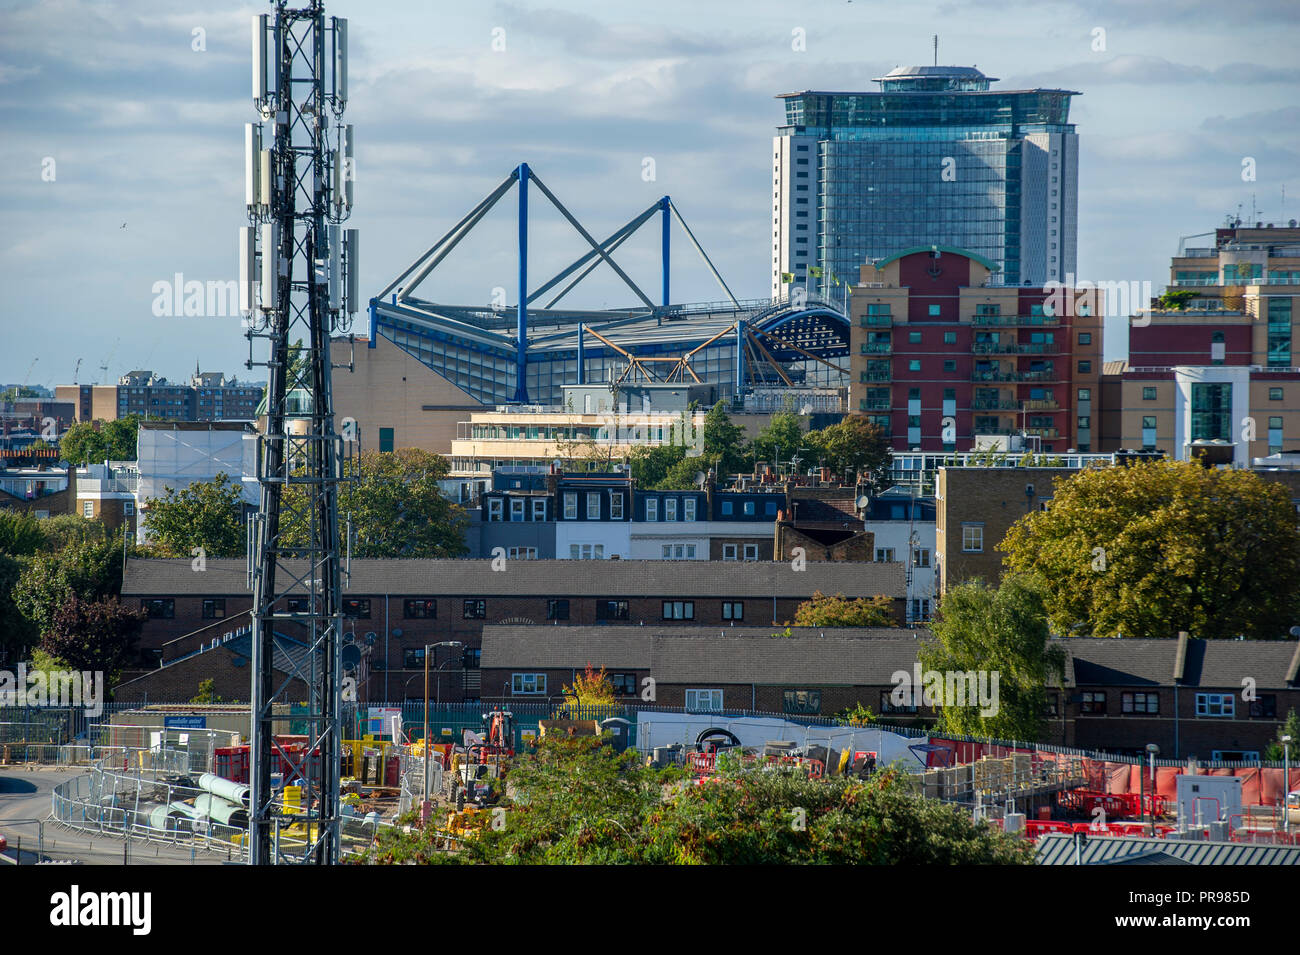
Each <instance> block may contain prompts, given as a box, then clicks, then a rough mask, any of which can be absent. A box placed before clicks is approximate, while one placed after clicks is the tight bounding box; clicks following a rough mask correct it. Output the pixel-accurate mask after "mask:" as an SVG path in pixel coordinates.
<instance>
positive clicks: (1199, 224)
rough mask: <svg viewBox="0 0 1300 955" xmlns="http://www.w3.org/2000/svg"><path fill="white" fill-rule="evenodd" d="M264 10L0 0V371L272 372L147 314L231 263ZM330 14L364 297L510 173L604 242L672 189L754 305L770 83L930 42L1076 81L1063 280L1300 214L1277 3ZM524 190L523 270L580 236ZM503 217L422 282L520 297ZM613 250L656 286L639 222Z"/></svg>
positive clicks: (818, 81) (820, 79)
mask: <svg viewBox="0 0 1300 955" xmlns="http://www.w3.org/2000/svg"><path fill="white" fill-rule="evenodd" d="M269 9H270V7H269V5H265V4H244V5H236V4H220V3H215V2H205V3H198V4H188V3H186V2H184V0H179V2H177V0H171V2H165V3H164V2H154V0H130V2H89V0H46V2H38V3H32V2H19V3H15V2H8V0H0V223H3V229H2V230H0V345H2V346H3V347H0V383H23V382H27V383H30V384H41V385H45V386H46V387H53V386H54V385H55V384H66V383H70V382H72V381H73V380H74V379H73V376H74V373H76V374H77V378H76V380H77V381H79V382H80V383H82V384H86V383H94V382H113V381H116V380H117V378H118V377H119V376H120V375H122V374H123V373H125V372H126V371H128V370H131V369H137V368H149V369H152V370H153V371H155V372H156V373H158V374H160V375H163V376H166V377H168V378H171V379H172V380H183V379H185V378H186V376H187V375H189V374H190V373H191V372H192V371H193V369H194V366H195V364H196V363H198V364H200V365H201V366H202V368H203V370H205V371H225V372H226V373H227V374H235V375H238V376H239V377H241V378H249V377H251V378H253V379H261V378H264V373H263V370H262V369H260V368H255V369H253V370H252V371H251V372H250V371H248V370H247V369H246V368H245V364H244V363H245V361H246V360H247V359H248V357H249V351H248V342H247V341H246V340H245V339H244V337H243V333H242V329H241V327H240V319H239V317H238V315H233V316H204V317H189V318H186V317H183V316H162V317H159V316H156V315H155V314H154V307H153V306H154V300H155V298H156V292H155V290H154V288H155V283H158V282H169V283H170V282H174V281H175V276H176V275H178V274H179V275H181V276H183V280H184V281H186V282H188V281H195V280H197V281H200V282H205V283H206V282H209V281H214V282H226V281H229V280H232V279H234V278H235V277H236V275H237V268H238V263H237V228H238V227H239V226H240V225H243V224H245V221H246V220H245V214H244V208H243V176H244V172H243V158H242V154H243V136H244V132H243V124H244V123H246V122H250V121H253V120H254V119H255V114H254V111H253V107H252V102H251V99H250V92H249V86H250V81H249V76H250V67H249V62H250V53H249V33H250V29H249V18H250V15H251V14H253V13H261V12H267V11H268V10H269ZM326 13H327V14H328V15H332V16H342V17H347V18H348V19H349V39H350V54H351V55H350V64H349V72H350V91H349V93H350V95H349V102H348V109H347V120H348V121H349V122H351V123H352V124H353V125H354V127H355V139H356V182H355V207H354V213H353V216H352V219H351V221H350V222H349V223H348V225H349V227H352V228H358V229H360V231H361V255H360V259H361V290H362V293H363V296H365V297H369V296H371V295H374V294H377V293H378V292H379V291H381V290H382V289H383V288H384V287H385V286H386V285H387V284H388V283H389V282H390V281H391V280H392V279H393V278H395V277H396V276H397V275H398V274H400V273H401V272H402V271H403V270H404V269H405V268H406V266H407V265H409V264H410V263H411V262H412V261H414V260H415V259H416V258H417V257H418V256H419V255H420V254H421V253H422V252H423V251H424V250H425V249H426V248H428V247H429V246H430V245H432V244H433V242H434V240H436V239H437V238H438V237H439V236H441V235H442V234H443V233H444V232H445V231H446V230H447V229H449V228H450V227H451V225H453V224H454V222H455V221H456V220H457V219H459V218H460V217H461V216H462V215H464V214H465V213H466V212H468V211H469V210H470V209H471V208H472V207H473V206H474V205H475V204H476V203H477V202H478V201H479V200H480V199H481V198H482V197H483V196H484V195H486V194H487V193H488V192H489V191H490V190H491V189H492V188H493V187H494V186H495V185H496V184H497V183H499V182H500V181H501V180H502V179H504V178H505V177H506V176H507V175H508V174H509V172H510V170H511V169H512V168H514V167H515V166H516V165H517V164H518V163H519V162H521V161H526V162H528V163H529V165H530V167H531V168H532V169H533V171H534V172H535V173H536V174H537V175H538V176H540V177H541V179H542V180H543V181H544V182H545V183H546V184H547V185H548V186H549V187H550V188H551V189H552V191H553V192H555V194H556V195H557V196H558V197H559V198H560V199H561V201H563V202H564V203H565V204H566V205H567V206H568V207H569V208H570V209H571V210H572V211H573V213H574V214H575V215H576V216H577V218H578V219H579V220H580V221H581V222H582V223H583V224H584V225H585V226H586V227H587V228H588V229H589V230H590V231H591V232H592V233H594V234H597V235H598V236H599V237H603V236H604V235H608V234H609V233H610V232H613V231H614V230H615V229H616V228H617V227H619V226H621V225H622V224H623V223H624V222H626V221H627V220H629V219H631V218H632V217H633V216H635V215H636V214H637V213H639V212H640V211H641V210H643V209H645V208H646V207H647V206H649V205H650V204H651V203H653V202H654V201H655V200H657V199H658V198H659V197H660V196H662V195H665V194H666V195H671V196H672V197H673V200H674V202H675V203H676V205H677V207H678V208H679V209H680V210H681V212H682V214H683V215H684V217H685V218H686V220H687V222H688V223H689V224H690V226H691V228H692V230H693V231H694V232H695V234H696V236H697V237H698V238H699V240H700V241H701V243H702V244H703V246H704V247H705V249H706V250H707V251H708V253H709V255H710V257H711V258H712V259H713V261H714V262H715V264H716V265H717V267H718V269H719V271H720V272H721V274H722V275H723V277H724V278H725V279H726V281H727V283H728V285H729V286H730V287H731V289H732V290H733V291H734V292H735V294H736V295H737V297H739V298H760V297H765V296H767V295H768V294H770V292H769V283H770V264H769V263H770V258H769V254H770V253H769V245H768V242H769V240H768V231H769V229H770V224H771V206H770V200H769V198H768V192H769V190H770V188H771V158H770V152H769V150H770V147H771V138H772V136H773V134H774V131H775V127H776V126H777V125H778V124H779V123H780V122H781V121H782V119H783V112H782V107H781V104H780V102H779V101H778V100H776V99H774V97H775V96H776V94H778V93H782V92H789V91H794V90H800V89H835V90H852V89H861V90H875V89H876V88H877V86H876V84H874V83H872V82H871V80H872V79H873V78H874V77H877V76H880V75H882V74H884V73H885V72H887V71H888V70H890V69H892V68H893V67H895V66H900V65H917V64H929V63H931V62H932V61H933V55H934V54H933V48H932V39H931V36H932V34H934V33H938V34H939V61H940V63H943V64H952V65H964V66H977V67H979V68H980V69H981V70H983V71H984V72H985V73H987V74H989V75H991V76H996V77H1000V79H1001V81H1000V82H999V83H996V84H994V88H995V89H996V88H1002V89H1023V88H1032V87H1036V86H1044V87H1054V88H1066V89H1071V90H1077V91H1079V92H1081V93H1082V95H1081V96H1078V97H1075V98H1074V101H1073V105H1072V108H1071V120H1072V121H1073V122H1074V123H1075V124H1076V128H1077V132H1078V134H1079V154H1080V158H1079V209H1080V215H1079V256H1078V277H1079V278H1080V279H1085V280H1090V281H1106V282H1116V281H1124V282H1132V281H1138V282H1141V281H1149V282H1151V283H1152V288H1153V291H1154V292H1155V293H1156V294H1158V293H1159V292H1160V290H1161V289H1162V288H1163V286H1164V284H1165V282H1166V281H1167V279H1168V274H1169V273H1168V269H1169V257H1170V256H1171V255H1172V254H1174V253H1175V252H1176V251H1177V249H1178V244H1179V239H1180V237H1181V236H1189V235H1194V234H1196V233H1204V232H1207V231H1209V230H1212V229H1214V228H1215V227H1216V226H1219V225H1222V224H1223V223H1224V220H1225V218H1226V217H1227V216H1228V215H1229V214H1234V215H1235V214H1240V215H1241V216H1242V218H1243V219H1247V220H1248V219H1250V218H1251V210H1252V208H1254V209H1255V210H1256V211H1255V216H1254V218H1255V219H1258V220H1261V221H1267V222H1284V221H1286V220H1288V219H1293V218H1294V219H1300V100H1298V98H1297V95H1296V91H1297V90H1298V89H1300V65H1298V61H1297V59H1296V55H1295V50H1296V49H1297V40H1300V3H1295V2H1294V0H1276V2H1265V0H1237V2H1234V3H1233V4H1231V5H1227V6H1225V5H1224V4H1222V3H1218V2H1209V0H1166V2H1162V3H1131V2H1113V0H1095V2H1088V3H1073V2H1051V0H1047V2H1020V0H1004V2H1000V3H997V4H989V3H979V4H977V3H974V2H963V0H941V2H926V0H918V2H907V3H897V2H893V3H875V2H866V0H851V2H850V0H805V2H801V3H795V2H784V3H782V2H763V0H694V2H676V0H659V2H653V3H646V2H639V3H631V2H609V0H602V2H554V0H542V2H538V3H525V2H515V3H494V2H491V0H474V2H460V3H449V2H443V0H433V2H421V3H415V2H409V3H408V2H387V0H368V2H358V0H336V2H332V3H327V5H326ZM800 38H802V43H800V42H798V41H799V40H800ZM646 159H652V160H653V170H654V178H653V180H650V181H647V178H646V177H645V176H644V175H643V170H645V169H647V168H648V167H647V165H646V162H645V160H646ZM1247 160H1250V161H1251V162H1249V163H1247ZM1243 164H1246V165H1243ZM1247 167H1253V171H1254V179H1253V181H1248V179H1247V175H1245V174H1244V173H1248V172H1249V169H1248V168H1247ZM532 205H533V215H532V217H531V220H530V221H531V230H532V262H531V263H530V270H531V274H532V275H533V276H536V277H539V278H540V277H542V276H543V274H544V273H546V274H549V272H553V271H558V270H559V268H561V267H563V266H564V265H566V264H567V263H568V262H569V261H571V260H572V259H573V258H576V257H577V256H578V255H580V254H581V253H582V252H583V251H585V248H586V246H585V245H584V244H583V240H582V239H581V238H580V237H579V236H578V235H577V234H576V233H574V232H572V231H571V230H570V229H569V228H568V226H567V225H565V224H564V223H563V221H562V220H561V219H560V217H559V215H558V213H555V212H554V211H553V210H549V209H546V208H544V204H543V203H542V202H541V201H540V196H537V195H536V194H534V202H533V204H532ZM513 215H514V209H513V200H512V199H507V200H504V201H503V203H502V204H501V206H499V207H498V208H497V209H496V210H494V211H493V213H492V214H491V215H490V216H489V218H488V219H486V220H485V221H484V223H483V225H482V226H481V227H480V228H479V229H478V230H477V231H476V232H475V234H473V235H472V236H471V237H470V238H469V239H467V240H466V241H465V242H464V243H463V244H462V246H461V247H460V248H458V249H457V250H456V252H454V253H453V256H452V257H450V258H448V259H447V261H446V263H444V266H443V268H442V269H440V270H439V272H435V273H434V275H433V276H432V277H431V278H430V279H429V281H428V282H427V283H426V284H425V285H424V286H422V287H421V296H422V297H427V298H430V299H432V300H435V301H443V302H450V303H457V304H487V303H488V302H489V301H490V300H491V298H492V295H493V289H494V288H496V287H498V286H499V287H503V288H506V289H512V288H513V285H514V283H515V269H516V265H515V250H514V249H515V247H514V243H515V232H514V222H513ZM1190 244H1197V242H1196V240H1193V241H1192V242H1191V243H1190ZM616 258H617V261H618V262H619V264H620V265H621V266H622V267H623V268H624V269H625V270H626V271H627V272H629V273H630V274H631V275H632V277H633V278H634V279H635V280H636V281H637V282H638V283H639V284H641V285H642V286H643V287H645V288H647V290H648V291H649V292H650V294H651V296H652V297H653V296H654V290H655V289H657V287H658V236H657V230H644V234H639V235H638V236H637V237H636V238H634V239H632V240H630V241H629V242H628V243H627V244H626V245H625V246H624V247H623V249H622V250H620V252H619V254H618V255H617V256H616ZM672 268H673V298H674V299H675V300H677V301H688V302H701V301H714V300H718V299H720V298H722V297H723V295H722V292H721V290H720V289H719V288H718V286H717V285H716V284H715V282H714V280H713V278H712V277H711V276H710V274H709V273H708V271H707V270H706V269H705V268H704V266H703V264H702V263H701V262H700V261H699V259H698V258H697V257H696V256H695V254H694V252H693V251H692V250H691V249H690V248H689V246H688V245H687V243H686V241H685V240H684V239H683V238H682V237H681V236H680V234H678V235H675V236H674V252H673V259H672ZM548 269H549V271H548ZM588 282H589V283H591V284H589V285H587V284H584V286H583V287H581V288H580V289H579V290H578V291H577V292H575V293H574V295H573V297H572V298H571V299H570V300H569V303H570V304H573V305H576V306H590V307H601V306H619V305H626V304H630V303H631V301H632V296H631V293H630V292H629V291H628V290H627V289H626V288H625V287H624V286H622V285H621V284H620V283H619V281H618V279H617V278H616V277H614V275H613V273H612V272H609V271H608V270H607V269H602V270H600V271H599V272H597V273H594V274H593V276H592V278H591V279H589V280H588ZM508 298H509V301H511V302H513V301H515V295H514V293H513V291H511V292H510V293H509V295H508ZM364 325H365V322H364V316H359V321H358V323H357V330H364ZM1126 344H1127V342H1126V336H1125V328H1124V323H1123V321H1122V320H1119V321H1112V322H1108V325H1107V334H1106V357H1107V358H1119V357H1123V356H1124V355H1125V352H1126ZM255 357H256V358H257V360H263V358H264V356H263V355H262V354H261V352H260V350H259V352H258V353H257V354H256V356H255ZM79 360H80V362H81V364H80V369H79V371H77V363H78V361H79Z"/></svg>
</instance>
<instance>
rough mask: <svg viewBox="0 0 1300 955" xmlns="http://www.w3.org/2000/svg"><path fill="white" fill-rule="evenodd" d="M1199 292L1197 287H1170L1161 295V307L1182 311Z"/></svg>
mask: <svg viewBox="0 0 1300 955" xmlns="http://www.w3.org/2000/svg"><path fill="white" fill-rule="evenodd" d="M1198 294H1199V293H1198V292H1197V291H1196V290H1195V289H1168V290H1166V291H1165V293H1164V294H1163V295H1161V296H1160V307H1161V308H1164V309H1170V310H1173V311H1178V312H1181V311H1183V310H1184V309H1186V308H1187V306H1188V305H1190V304H1191V302H1192V299H1194V298H1196V296H1197V295H1198Z"/></svg>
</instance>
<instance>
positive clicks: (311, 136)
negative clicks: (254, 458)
mask: <svg viewBox="0 0 1300 955" xmlns="http://www.w3.org/2000/svg"><path fill="white" fill-rule="evenodd" d="M272 9H273V13H272V14H271V15H267V14H261V15H257V16H254V17H253V103H254V106H255V107H256V109H257V111H258V114H259V119H258V121H257V122H255V123H249V124H248V125H247V126H246V127H245V176H246V184H247V189H246V195H245V202H246V205H247V207H248V219H249V225H247V226H244V227H242V228H241V229H240V297H241V301H240V305H241V308H242V309H243V311H244V315H245V327H246V329H247V331H246V335H247V337H248V341H249V360H248V363H247V364H248V367H250V368H251V367H253V366H254V365H255V364H256V365H265V367H266V368H267V377H268V385H267V390H266V428H265V432H264V433H263V434H262V435H261V436H260V437H259V439H258V474H257V477H258V482H259V485H260V494H261V499H260V506H259V509H258V513H257V516H256V518H255V519H254V520H253V521H252V522H250V527H249V548H248V564H249V566H248V576H249V586H250V588H251V589H252V591H253V609H252V626H253V691H252V699H253V725H252V734H253V739H252V747H251V749H252V753H251V755H252V773H251V782H252V792H251V794H250V798H251V804H250V807H249V837H250V846H251V847H250V851H249V862H251V863H253V864H255V865H268V864H318V865H329V864H332V863H335V862H336V861H337V859H338V851H339V845H338V842H339V765H340V764H339V753H340V746H341V734H340V711H341V709H342V702H343V699H342V697H343V693H342V683H343V680H342V672H341V669H340V664H341V642H340V631H341V623H342V616H341V614H342V586H343V578H344V575H345V573H346V571H345V567H344V559H343V557H344V551H345V550H346V547H345V546H344V545H343V543H342V542H341V541H340V533H339V517H338V489H339V485H340V483H341V481H342V480H343V479H344V474H345V470H346V469H345V467H344V463H345V462H344V459H345V456H346V453H347V452H348V451H350V450H353V449H354V448H355V444H354V443H353V441H352V439H353V438H355V435H354V434H351V433H349V434H346V435H339V434H336V433H335V430H334V401H333V393H332V389H331V385H330V375H331V370H332V367H333V366H332V364H331V361H330V338H331V335H332V333H335V332H339V331H346V330H347V328H348V327H349V325H350V324H351V316H352V315H354V314H355V313H356V311H357V305H358V302H359V298H360V297H359V295H358V291H357V290H358V281H357V279H358V274H357V245H358V243H357V233H356V230H355V229H347V230H343V229H341V228H340V226H339V223H341V222H343V221H344V220H345V219H347V218H348V216H349V214H350V212H351V209H352V183H353V178H354V177H353V161H352V127H351V126H348V125H345V124H344V123H343V122H342V117H343V110H344V107H345V106H346V105H347V76H348V73H347V21H346V20H343V19H339V18H337V17H331V18H329V19H328V20H327V19H326V17H325V11H324V6H323V5H322V4H321V3H320V2H319V0H311V2H309V3H308V4H307V5H306V6H303V7H302V8H300V9H289V8H288V7H287V6H286V4H285V2H284V0H279V2H275V3H273V4H272ZM268 54H269V55H268ZM268 125H269V126H270V127H271V129H270V133H271V138H270V145H269V148H266V147H264V146H263V142H264V136H265V133H266V131H267V130H266V127H267V126H268ZM262 338H264V339H266V340H267V343H268V345H269V352H270V355H269V358H268V360H267V361H265V362H254V361H253V349H254V343H255V341H256V340H257V339H262ZM291 342H293V343H294V344H293V346H292V347H291V345H290V343H291ZM298 342H301V346H300V347H299V346H298ZM345 438H346V439H348V440H346V441H345ZM291 595H292V596H291ZM304 685H305V690H304ZM304 697H305V698H306V703H305V705H304V704H303V702H302V701H303V699H304ZM290 721H291V722H290ZM277 724H278V726H277ZM277 728H279V729H280V732H281V734H285V735H287V732H292V733H294V734H298V735H305V736H306V737H307V742H306V745H305V746H301V747H295V746H291V745H287V744H286V745H281V744H280V743H279V742H277V739H276V732H275V731H276V729H277ZM286 731H287V732H286ZM273 772H281V773H282V775H283V778H282V783H283V786H284V787H285V788H284V789H283V790H280V791H277V790H276V789H273V788H272V774H273ZM288 787H297V791H296V792H295V791H294V790H293V789H290V788H288Z"/></svg>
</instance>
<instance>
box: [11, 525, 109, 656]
mask: <svg viewBox="0 0 1300 955" xmlns="http://www.w3.org/2000/svg"><path fill="white" fill-rule="evenodd" d="M122 549H123V548H122V538H121V537H120V536H118V537H108V536H105V537H103V538H101V539H99V540H93V539H92V540H86V541H82V542H77V543H72V544H69V545H68V546H67V547H64V548H63V549H62V550H59V551H55V552H49V551H43V552H41V553H39V554H36V555H35V556H33V557H31V558H29V559H28V560H27V562H26V564H25V566H24V567H23V571H22V574H21V575H20V576H19V578H18V582H17V583H16V584H14V588H13V600H14V604H15V605H16V606H17V607H18V610H19V611H20V612H21V613H22V614H23V616H24V617H26V618H27V619H28V620H29V621H30V622H31V624H32V626H33V627H35V629H36V632H37V633H39V634H41V635H42V636H44V635H45V634H46V633H49V632H50V629H51V627H52V625H53V622H54V615H55V612H56V611H57V610H58V608H60V607H63V606H64V605H65V604H67V603H68V602H69V601H70V600H71V599H72V598H73V597H77V598H79V599H81V600H83V601H91V602H93V601H96V600H100V599H102V598H104V597H109V596H116V595H117V594H120V593H121V592H122ZM130 552H131V550H130V548H128V555H129V553H130Z"/></svg>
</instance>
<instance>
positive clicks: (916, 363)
mask: <svg viewBox="0 0 1300 955" xmlns="http://www.w3.org/2000/svg"><path fill="white" fill-rule="evenodd" d="M907 370H908V371H920V370H921V359H919V358H913V359H910V360H909V361H908V363H907Z"/></svg>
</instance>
